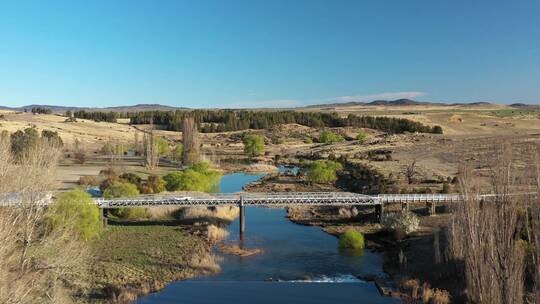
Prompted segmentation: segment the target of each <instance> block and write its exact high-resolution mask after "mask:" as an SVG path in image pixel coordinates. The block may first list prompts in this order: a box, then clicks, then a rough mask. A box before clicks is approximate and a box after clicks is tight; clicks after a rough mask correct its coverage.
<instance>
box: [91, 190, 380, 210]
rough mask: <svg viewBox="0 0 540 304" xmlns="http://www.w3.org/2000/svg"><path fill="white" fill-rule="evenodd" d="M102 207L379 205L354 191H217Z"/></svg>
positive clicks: (104, 201) (118, 201) (123, 201)
mask: <svg viewBox="0 0 540 304" xmlns="http://www.w3.org/2000/svg"><path fill="white" fill-rule="evenodd" d="M95 202H96V204H97V205H98V206H99V207H100V208H119V207H123V208H126V207H127V208H129V207H159V206H208V207H210V206H226V205H240V204H243V205H252V206H292V205H308V206H331V205H334V206H344V205H378V204H380V201H379V199H378V197H376V196H369V195H363V194H357V193H351V192H283V193H280V192H272V193H217V194H206V193H200V194H199V193H197V194H185V195H148V196H139V197H136V198H116V199H101V198H99V199H95Z"/></svg>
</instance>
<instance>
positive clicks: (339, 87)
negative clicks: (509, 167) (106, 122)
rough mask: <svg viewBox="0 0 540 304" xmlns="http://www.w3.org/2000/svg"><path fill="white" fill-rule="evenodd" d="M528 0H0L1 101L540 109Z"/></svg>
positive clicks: (534, 23) (533, 14)
mask: <svg viewBox="0 0 540 304" xmlns="http://www.w3.org/2000/svg"><path fill="white" fill-rule="evenodd" d="M538 11H540V2H538V1H520V2H504V1H475V2H470V1H444V2H443V1H440V2H439V1H437V2H435V1H420V0H415V1H406V2H405V1H399V2H398V1H362V2H360V1H345V0H338V1H332V2H330V1H307V0H306V1H300V0H299V1H293V2H291V1H272V2H268V1H231V2H225V1H160V2H147V1H114V2H110V1H93V2H91V3H87V2H83V1H50V2H49V1H47V2H42V1H24V2H23V1H21V2H17V3H7V2H4V3H0V41H2V44H0V70H1V71H2V73H0V106H6V107H20V106H25V105H30V104H41V105H56V106H73V107H112V106H129V105H135V104H161V105H169V106H176V107H189V108H225V107H226V108H257V107H279V108H285V107H301V106H305V105H313V104H324V103H339V102H352V101H359V102H370V101H373V100H377V99H385V100H395V99H400V98H409V99H413V100H418V101H429V102H445V103H469V102H492V103H499V104H511V103H527V104H540V86H538V83H540V62H539V61H540V60H539V59H538V58H540V39H537V37H540V19H539V18H538V17H537V12H538Z"/></svg>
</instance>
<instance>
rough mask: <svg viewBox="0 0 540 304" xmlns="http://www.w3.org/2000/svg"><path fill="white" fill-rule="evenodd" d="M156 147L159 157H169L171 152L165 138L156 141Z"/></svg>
mask: <svg viewBox="0 0 540 304" xmlns="http://www.w3.org/2000/svg"><path fill="white" fill-rule="evenodd" d="M156 146H157V153H158V155H159V156H167V155H169V152H170V149H169V142H168V141H167V140H166V139H165V138H163V137H158V138H157V139H156Z"/></svg>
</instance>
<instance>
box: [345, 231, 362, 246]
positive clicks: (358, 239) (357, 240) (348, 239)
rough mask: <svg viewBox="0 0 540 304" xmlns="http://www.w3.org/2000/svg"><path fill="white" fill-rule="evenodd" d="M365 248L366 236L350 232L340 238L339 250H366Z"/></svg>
mask: <svg viewBox="0 0 540 304" xmlns="http://www.w3.org/2000/svg"><path fill="white" fill-rule="evenodd" d="M364 247H365V244H364V236H363V235H362V233H360V232H358V231H354V230H349V231H347V232H345V233H343V234H342V235H341V236H340V237H339V248H342V249H364Z"/></svg>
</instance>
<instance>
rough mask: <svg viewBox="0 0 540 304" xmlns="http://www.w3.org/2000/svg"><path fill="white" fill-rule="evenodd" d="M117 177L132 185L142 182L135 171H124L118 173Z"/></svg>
mask: <svg viewBox="0 0 540 304" xmlns="http://www.w3.org/2000/svg"><path fill="white" fill-rule="evenodd" d="M119 177H120V178H121V179H123V180H125V181H126V182H128V183H130V184H134V185H140V184H141V182H142V178H141V177H140V176H138V175H137V174H135V173H124V174H122V175H120V176H119Z"/></svg>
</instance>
